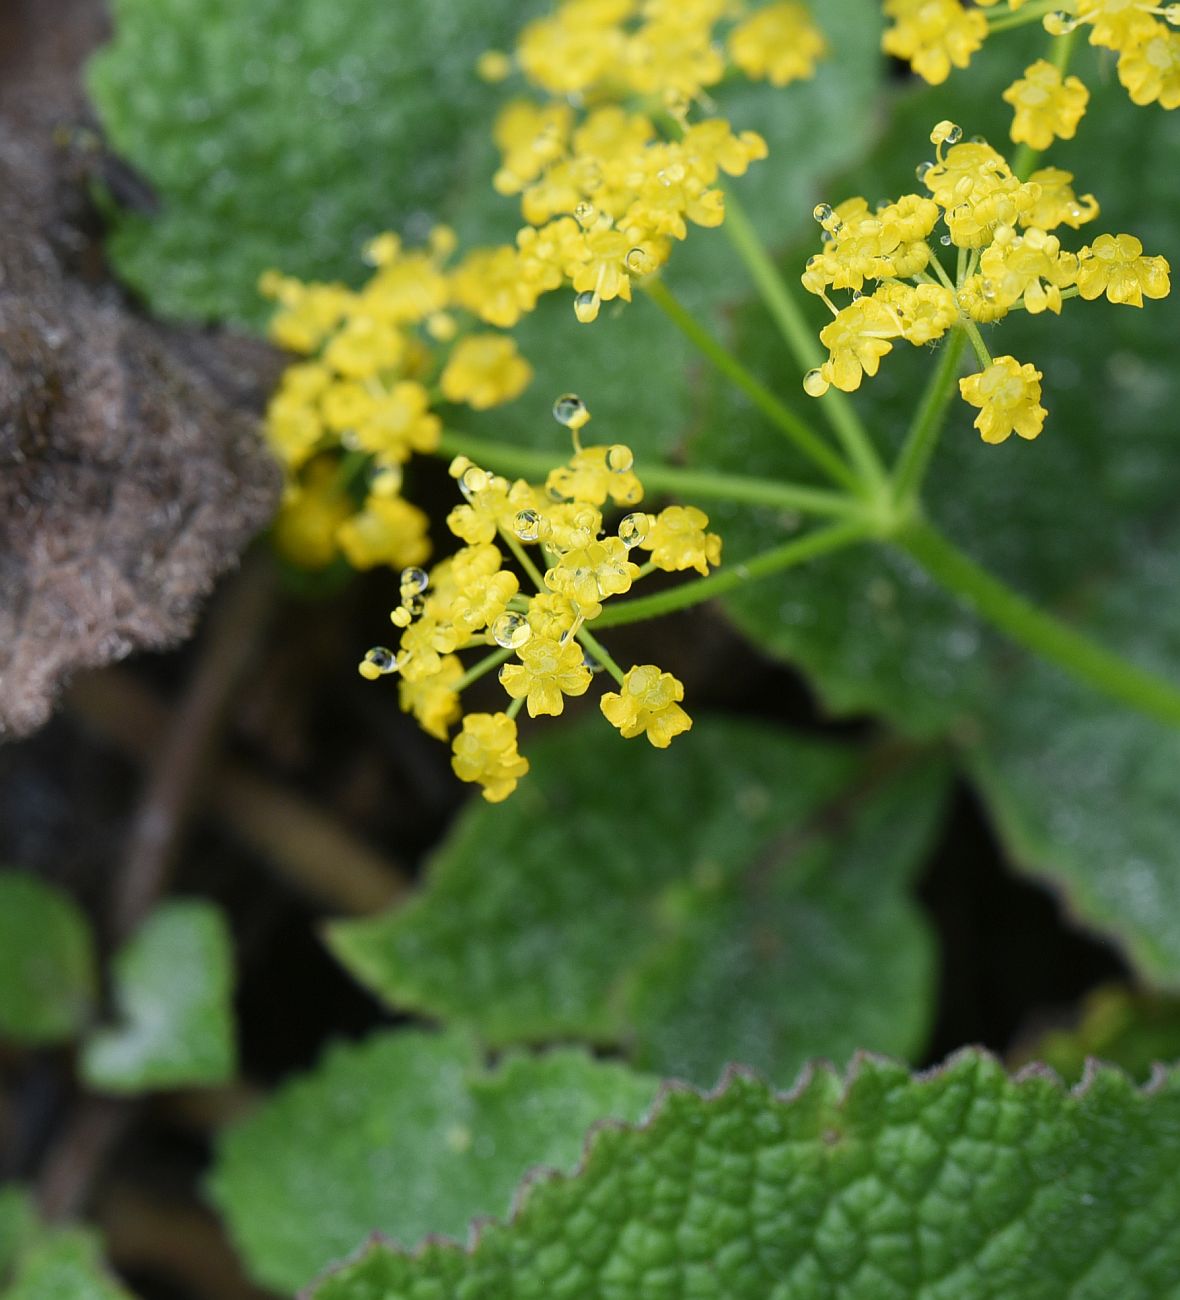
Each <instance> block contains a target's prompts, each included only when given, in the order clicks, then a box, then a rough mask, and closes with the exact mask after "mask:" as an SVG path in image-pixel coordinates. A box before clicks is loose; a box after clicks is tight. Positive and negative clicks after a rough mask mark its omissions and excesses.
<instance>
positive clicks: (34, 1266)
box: [0, 1229, 132, 1300]
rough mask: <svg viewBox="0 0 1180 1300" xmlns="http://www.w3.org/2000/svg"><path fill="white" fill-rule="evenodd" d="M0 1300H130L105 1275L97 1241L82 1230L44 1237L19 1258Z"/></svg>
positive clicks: (72, 1230)
mask: <svg viewBox="0 0 1180 1300" xmlns="http://www.w3.org/2000/svg"><path fill="white" fill-rule="evenodd" d="M0 1300H132V1297H131V1294H130V1292H128V1291H126V1290H125V1289H124V1288H123V1287H122V1286H120V1285H119V1284H118V1283H117V1282H116V1281H115V1280H114V1279H113V1278H112V1277H111V1276H110V1274H109V1273H108V1272H107V1270H106V1267H105V1265H104V1264H103V1260H102V1251H101V1248H100V1246H99V1242H98V1238H97V1237H96V1236H95V1235H94V1234H93V1233H90V1232H87V1231H84V1230H82V1229H69V1230H66V1231H55V1232H51V1233H49V1234H47V1235H46V1236H45V1237H44V1238H43V1240H42V1241H41V1242H40V1243H39V1244H37V1245H34V1246H33V1247H32V1248H31V1249H30V1250H29V1251H28V1252H27V1253H26V1254H24V1255H23V1256H22V1258H21V1261H20V1264H19V1266H18V1267H17V1270H16V1273H15V1275H14V1277H13V1279H12V1282H11V1284H10V1285H9V1286H8V1287H7V1288H5V1289H4V1290H2V1291H0Z"/></svg>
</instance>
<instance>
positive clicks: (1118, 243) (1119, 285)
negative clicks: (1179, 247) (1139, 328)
mask: <svg viewBox="0 0 1180 1300" xmlns="http://www.w3.org/2000/svg"><path fill="white" fill-rule="evenodd" d="M1078 262H1079V267H1078V292H1079V293H1080V294H1081V296H1082V297H1083V298H1086V299H1094V298H1100V297H1101V296H1102V295H1103V294H1106V297H1107V299H1108V301H1110V302H1114V303H1125V304H1126V305H1127V306H1129V307H1142V306H1143V299H1144V298H1166V297H1167V296H1168V292H1169V290H1170V289H1171V282H1170V280H1169V275H1168V273H1169V271H1170V270H1171V268H1170V267H1169V266H1168V260H1167V258H1165V257H1144V256H1143V245H1142V244H1141V243H1140V242H1139V240H1137V239H1136V238H1135V236H1134V235H1099V236H1098V238H1097V239H1096V240H1095V241H1094V243H1093V245H1092V246H1090V247H1088V248H1083V249H1082V250H1081V252H1080V253H1079V254H1078Z"/></svg>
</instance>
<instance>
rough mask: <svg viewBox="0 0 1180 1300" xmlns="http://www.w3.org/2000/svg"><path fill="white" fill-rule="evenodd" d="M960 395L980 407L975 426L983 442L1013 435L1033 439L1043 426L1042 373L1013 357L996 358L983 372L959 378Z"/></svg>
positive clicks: (999, 439)
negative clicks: (1041, 403) (1041, 402)
mask: <svg viewBox="0 0 1180 1300" xmlns="http://www.w3.org/2000/svg"><path fill="white" fill-rule="evenodd" d="M959 392H960V393H962V395H963V400H964V401H966V402H968V403H970V404H971V405H972V406H978V407H979V408H980V409H979V414H978V415H977V416H976V417H975V427H976V428H977V429H978V430H979V433H980V436H981V437H982V438H983V440H984V442H991V443H997V442H1003V441H1004V440H1005V439H1006V438H1008V437H1009V436H1010V435H1011V434H1012V433H1017V434H1019V435H1020V437H1022V438H1035V437H1036V436H1037V434H1039V433H1040V432H1041V429H1042V428H1043V427H1044V424H1045V416H1046V415H1047V414H1048V412H1047V411H1046V410H1045V408H1044V407H1043V406H1041V405H1040V401H1041V372H1040V371H1039V370H1037V369H1036V367H1035V366H1032V365H1030V364H1028V363H1025V364H1024V365H1021V364H1020V362H1019V361H1017V360H1016V359H1015V358H1014V357H996V359H995V360H994V361H993V362H992V364H991V365H990V366H988V368H987V369H986V370H983V371H980V373H979V374H977V375H968V376H967V377H966V378H965V379H960V380H959Z"/></svg>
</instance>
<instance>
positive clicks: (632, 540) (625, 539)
mask: <svg viewBox="0 0 1180 1300" xmlns="http://www.w3.org/2000/svg"><path fill="white" fill-rule="evenodd" d="M649 531H650V521H649V520H648V517H647V515H646V514H645V513H644V512H643V511H642V510H637V511H636V512H635V513H634V514H632V515H624V516H623V518H622V519H620V520H619V539H620V540H621V541H622V543H623V545H624V546H625V547H626V548H627V549H628V550H629V551H631V550H634V549H635V547H637V546H642V545H643V543H644V542H645V541H646V540H647V534H648V532H649Z"/></svg>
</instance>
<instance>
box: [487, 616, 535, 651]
mask: <svg viewBox="0 0 1180 1300" xmlns="http://www.w3.org/2000/svg"><path fill="white" fill-rule="evenodd" d="M532 635H533V629H532V628H531V627H530V626H529V621H528V619H527V618H525V616H524V615H523V614H518V613H517V612H516V611H515V610H511V609H510V610H507V611H506V612H505V613H503V614H501V615H500V617H499V618H498V619H496V621H495V622H494V623H493V624H492V640H493V641H495V643H496V644H497V645H498V646H502V647H503V648H504V649H505V650H519V649H520V647H521V646H522V645H524V644H525V643H526V642H527V641H528V640H529V638H530V637H531V636H532Z"/></svg>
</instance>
